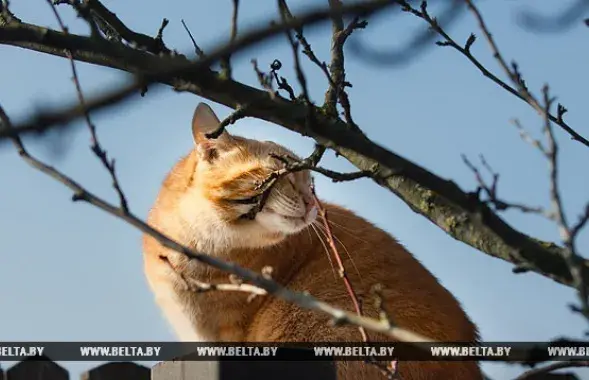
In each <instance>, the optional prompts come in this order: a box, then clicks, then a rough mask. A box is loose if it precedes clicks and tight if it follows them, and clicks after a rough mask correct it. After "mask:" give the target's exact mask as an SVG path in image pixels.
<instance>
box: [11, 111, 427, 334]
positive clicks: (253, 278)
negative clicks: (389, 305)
mask: <svg viewBox="0 0 589 380" xmlns="http://www.w3.org/2000/svg"><path fill="white" fill-rule="evenodd" d="M0 122H1V124H0V130H4V129H10V128H13V127H12V124H11V122H10V119H9V118H8V116H7V115H6V113H5V111H4V109H3V108H2V107H1V106H0ZM11 140H12V141H13V143H14V145H15V147H16V148H17V151H18V153H19V155H20V156H21V157H22V158H23V159H24V160H25V161H26V162H27V163H28V164H29V165H31V166H32V167H33V168H35V169H37V170H39V171H40V172H42V173H44V174H46V175H48V176H50V177H51V178H53V179H54V180H56V181H58V182H60V183H62V184H63V185H65V186H66V187H68V188H69V189H70V190H72V191H73V192H74V195H73V196H72V200H73V201H75V202H80V201H81V202H86V203H88V204H91V205H93V206H95V207H97V208H99V209H101V210H103V211H105V212H107V213H108V214H110V215H112V216H114V217H117V218H119V219H122V220H124V221H125V222H127V223H128V224H130V225H131V226H133V227H135V228H137V229H138V230H139V231H141V232H143V233H145V234H148V235H149V236H151V237H153V238H154V239H155V240H157V241H158V242H159V243H160V244H161V245H162V246H164V247H166V248H169V249H172V250H174V251H176V252H179V253H181V254H184V255H186V256H187V257H189V258H190V259H191V260H196V261H198V262H201V263H203V264H206V265H209V266H211V267H213V268H216V269H219V270H221V271H224V272H227V273H231V274H234V275H235V276H237V277H238V278H242V279H243V280H245V281H248V282H251V284H252V285H254V286H256V287H259V288H262V289H264V290H265V291H266V292H268V294H271V295H274V296H276V297H278V298H281V299H283V300H285V301H288V302H292V303H294V304H296V305H298V306H300V307H302V308H304V309H309V310H314V311H316V312H319V313H323V314H326V315H328V316H329V317H331V318H332V319H333V320H334V323H336V324H337V325H345V324H351V325H355V326H360V327H363V328H366V329H368V330H371V331H374V332H378V333H382V334H386V335H388V336H391V337H393V338H394V339H397V340H399V341H402V342H409V343H416V342H424V343H426V342H434V340H432V339H430V338H427V337H424V336H422V335H419V334H417V333H414V332H412V331H409V330H406V329H403V328H400V327H396V326H387V325H386V324H384V323H382V322H381V321H379V320H376V319H372V318H367V317H362V316H358V315H356V314H355V313H351V312H347V311H344V310H341V309H337V308H334V307H333V306H331V305H329V304H327V303H325V302H323V301H320V300H318V299H316V298H315V297H313V296H311V295H309V294H306V293H301V292H293V291H291V290H288V289H287V288H284V287H283V286H281V285H280V284H278V283H276V282H275V281H272V280H270V279H268V278H267V276H264V275H263V274H258V273H256V272H253V271H251V270H249V269H246V268H242V267H240V266H238V265H235V264H232V263H228V262H225V261H223V260H220V259H217V258H216V257H213V256H210V255H207V254H203V253H199V252H195V251H194V250H192V249H190V248H188V247H185V246H183V245H181V244H179V243H177V242H176V241H174V240H172V239H170V238H168V237H167V236H165V235H164V234H162V233H161V232H159V231H157V230H155V229H153V228H152V227H150V226H149V225H148V224H146V223H145V222H143V221H142V220H140V219H139V218H137V217H136V216H135V215H133V214H132V213H131V212H126V211H125V210H123V209H122V208H119V207H116V206H114V205H112V204H110V203H108V202H106V201H105V200H103V199H102V198H100V197H98V196H96V195H95V194H93V193H91V192H89V191H88V190H86V189H85V188H84V187H82V186H81V185H80V184H78V183H77V182H75V181H74V180H73V179H71V178H70V177H68V176H66V175H65V174H63V173H61V172H60V171H58V170H57V169H55V168H53V167H51V166H49V165H47V164H45V163H43V162H42V161H40V160H38V159H36V158H35V157H33V156H31V155H30V154H29V153H28V151H27V150H26V149H25V147H24V145H23V143H22V141H21V139H20V138H19V137H18V136H16V137H11Z"/></svg>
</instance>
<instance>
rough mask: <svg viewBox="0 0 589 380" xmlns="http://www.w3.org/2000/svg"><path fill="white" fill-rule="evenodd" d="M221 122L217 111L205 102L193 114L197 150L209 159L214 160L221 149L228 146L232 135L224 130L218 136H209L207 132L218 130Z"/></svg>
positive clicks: (193, 133)
mask: <svg viewBox="0 0 589 380" xmlns="http://www.w3.org/2000/svg"><path fill="white" fill-rule="evenodd" d="M220 124H221V122H220V121H219V118H218V117H217V115H215V111H213V109H212V108H211V107H209V106H208V105H207V104H205V103H199V104H198V106H196V109H195V110H194V116H192V137H193V138H194V144H195V145H196V148H197V150H198V151H199V152H200V153H201V154H202V155H203V157H204V158H205V159H206V160H207V161H212V160H214V159H215V158H216V157H217V156H218V153H219V150H221V149H223V148H224V147H226V145H227V143H228V141H229V140H230V136H229V134H228V133H227V132H226V131H223V132H222V133H221V134H220V135H219V136H218V137H217V138H208V137H207V134H210V133H213V132H215V131H217V129H218V128H219V125H220Z"/></svg>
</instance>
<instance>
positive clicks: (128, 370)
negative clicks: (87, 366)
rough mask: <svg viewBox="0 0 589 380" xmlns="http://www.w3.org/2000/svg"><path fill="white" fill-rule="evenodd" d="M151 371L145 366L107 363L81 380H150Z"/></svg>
mask: <svg viewBox="0 0 589 380" xmlns="http://www.w3.org/2000/svg"><path fill="white" fill-rule="evenodd" d="M150 375H151V370H150V369H149V368H147V367H145V366H142V365H139V364H135V363H131V362H121V363H107V364H103V365H101V366H98V367H96V368H93V369H91V370H89V371H87V372H84V373H83V374H82V376H81V380H149V379H150V377H151V376H150Z"/></svg>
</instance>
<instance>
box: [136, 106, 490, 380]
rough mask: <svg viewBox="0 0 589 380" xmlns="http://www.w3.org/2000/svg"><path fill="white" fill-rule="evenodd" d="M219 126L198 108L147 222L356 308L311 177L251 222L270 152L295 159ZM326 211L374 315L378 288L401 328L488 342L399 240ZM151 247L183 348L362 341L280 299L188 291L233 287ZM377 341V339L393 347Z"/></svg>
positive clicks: (414, 372) (146, 245) (408, 371)
mask: <svg viewBox="0 0 589 380" xmlns="http://www.w3.org/2000/svg"><path fill="white" fill-rule="evenodd" d="M218 125H219V119H218V118H217V116H216V115H215V114H214V112H213V110H212V109H211V108H210V107H209V106H207V105H206V104H203V103H201V104H199V105H198V107H197V108H196V110H195V113H194V117H193V120H192V134H193V137H194V143H195V147H194V149H193V150H192V151H191V152H190V153H189V154H188V155H186V156H185V157H184V158H183V159H182V160H180V162H178V163H177V164H176V165H175V166H174V168H173V169H172V170H171V172H170V173H169V174H168V176H167V178H166V180H165V181H164V183H163V186H162V189H161V191H160V193H159V196H158V198H157V201H156V203H155V205H154V206H153V209H152V210H151V212H150V214H149V218H148V222H149V224H150V225H151V226H152V227H154V228H156V229H158V230H160V231H161V232H163V233H164V234H166V235H168V236H169V237H171V238H172V239H175V240H176V241H178V242H180V243H182V244H184V245H186V246H189V247H192V248H193V249H195V250H197V251H200V252H205V253H208V254H210V255H215V256H217V257H219V258H222V259H223V260H226V261H231V262H234V263H236V264H238V265H241V266H243V267H246V268H249V269H252V270H254V271H257V272H260V271H261V270H262V268H263V267H265V266H271V267H272V269H273V271H272V277H273V279H275V280H276V281H278V282H279V283H281V284H283V285H285V286H287V287H288V288H290V289H293V290H298V291H308V292H310V293H311V294H312V295H313V296H315V297H317V298H319V299H321V300H324V301H326V302H328V303H330V304H332V305H334V306H337V307H340V308H343V309H347V310H349V311H353V307H352V301H351V299H350V296H349V294H348V293H347V291H346V289H345V287H344V284H343V282H342V280H341V279H340V278H339V277H337V276H336V275H335V272H334V269H333V266H332V264H331V260H330V258H329V256H328V251H327V248H326V246H325V244H324V241H325V238H324V236H323V235H322V234H323V232H324V231H322V226H321V224H320V223H319V221H315V220H316V218H317V209H316V207H315V205H314V202H313V201H312V199H313V198H312V193H311V184H312V183H311V175H310V173H309V172H306V171H303V172H297V173H291V174H289V175H288V176H286V177H283V178H282V179H281V180H279V181H278V182H277V184H276V185H275V186H274V188H273V190H272V192H271V194H270V195H269V197H268V200H267V202H266V204H265V206H264V208H263V209H262V210H261V211H260V212H259V213H257V214H256V216H255V218H254V219H253V220H250V219H248V218H244V217H243V216H244V215H246V214H247V213H248V211H249V210H250V209H251V208H252V207H253V206H254V204H247V203H244V202H240V201H241V200H244V199H247V198H249V197H252V196H253V195H255V194H256V189H255V187H256V184H257V183H259V181H262V180H264V179H265V178H266V177H267V176H268V175H269V174H270V173H271V172H272V171H275V170H277V169H280V168H281V167H282V164H281V163H280V162H279V160H276V159H275V158H272V157H270V155H269V153H275V154H289V155H291V156H295V155H294V154H293V153H292V152H290V151H288V150H287V149H285V148H284V147H282V146H279V145H277V144H275V143H272V142H261V141H256V140H249V139H246V138H243V137H237V136H233V135H230V134H229V133H228V132H226V131H225V132H223V133H222V134H221V136H219V137H218V138H217V139H207V138H206V136H205V134H206V133H210V132H212V131H214V130H216V128H217V126H218ZM295 157H296V156H295ZM324 207H326V209H327V210H328V212H329V216H330V221H331V223H332V230H333V233H334V235H335V237H336V240H337V244H338V249H339V250H340V253H341V255H342V259H343V260H344V265H345V267H346V269H347V272H348V274H349V277H350V280H351V282H352V284H353V286H354V288H355V290H356V292H357V293H358V297H359V298H360V299H362V300H364V302H363V311H364V315H366V316H371V317H377V316H378V311H377V310H376V307H375V306H374V302H373V298H372V296H371V293H370V289H371V287H372V286H373V285H374V284H377V283H379V284H382V286H383V292H382V296H383V301H384V305H385V307H386V308H387V311H388V313H389V315H390V316H391V319H392V320H393V321H394V323H396V324H397V325H399V326H401V327H404V328H407V329H410V330H413V331H415V332H417V333H420V334H423V335H425V336H428V337H430V338H432V339H435V340H440V341H460V342H471V341H477V340H478V332H477V329H476V327H475V325H474V324H473V323H472V322H471V321H470V320H469V318H468V316H467V315H466V314H465V312H464V311H463V310H462V308H461V306H460V304H459V303H458V302H457V301H456V299H455V298H454V297H453V296H452V294H450V293H449V292H448V291H447V290H446V289H445V288H444V287H443V286H442V285H440V283H439V282H438V281H437V280H436V278H435V277H434V276H433V275H432V274H431V273H430V272H429V271H428V270H427V269H425V268H424V267H423V266H422V265H421V264H420V262H419V261H417V259H415V258H414V257H413V256H412V255H411V254H410V253H409V252H408V251H407V250H406V249H405V248H404V247H403V246H402V245H401V244H399V243H398V242H397V241H396V240H395V239H394V238H393V237H391V236H390V235H389V234H387V233H386V232H384V231H383V230H381V229H379V228H377V227H375V226H373V225H372V224H370V223H369V222H367V221H366V220H364V219H362V218H360V217H359V216H356V215H355V214H354V213H352V212H351V211H348V210H346V209H344V208H342V207H339V206H336V205H331V204H325V205H324ZM314 222H315V225H313V223H314ZM312 228H314V229H316V230H315V231H311V229H312ZM305 230H306V231H305ZM320 235H322V236H321V237H320ZM143 250H144V258H145V272H146V275H147V279H148V282H149V285H150V287H151V289H152V290H153V292H154V293H155V298H156V301H157V303H158V305H159V306H160V307H161V309H162V310H163V312H164V314H165V316H166V317H167V319H168V320H169V322H170V323H171V325H172V326H173V328H174V330H175V331H176V334H177V335H178V337H179V339H180V340H183V341H201V342H202V341H217V342H219V341H229V342H245V341H264V342H295V341H299V342H336V341H340V342H362V339H361V336H360V334H359V332H358V330H357V328H355V327H352V326H343V327H333V326H330V324H329V319H328V318H327V317H326V316H324V315H322V314H318V313H314V312H311V311H308V310H303V309H300V308H299V307H297V306H295V305H291V304H288V303H286V302H283V301H281V300H280V299H278V298H274V297H272V296H257V297H255V298H254V299H253V300H251V301H250V302H248V296H249V294H248V293H244V292H226V291H209V292H205V293H197V292H195V291H193V290H189V289H188V288H187V286H186V279H194V280H198V281H202V282H206V283H228V282H229V276H228V274H226V273H222V272H220V271H218V270H215V269H212V268H210V267H208V266H205V265H203V264H199V263H197V262H196V261H189V260H187V259H186V258H185V256H183V255H182V254H179V253H176V252H174V251H171V250H169V249H166V248H164V247H162V246H161V245H160V244H159V243H158V242H157V241H156V240H154V239H153V238H151V237H149V236H144V240H143ZM172 266H173V267H174V268H175V269H176V271H178V272H181V273H182V277H180V276H179V275H178V272H176V271H174V270H173V269H172ZM368 335H369V337H370V339H371V341H379V342H385V341H391V338H390V337H387V336H383V335H378V334H375V333H371V332H370V331H369V332H368ZM337 372H338V379H342V380H368V379H383V378H384V376H383V375H382V373H381V372H380V371H379V370H378V369H377V368H376V367H374V366H371V365H368V364H365V363H363V362H361V361H355V362H352V361H350V362H338V364H337ZM399 373H400V376H401V378H402V379H404V380H426V379H444V380H452V379H456V380H479V379H482V374H481V372H480V369H479V367H478V364H477V363H476V362H400V363H399Z"/></svg>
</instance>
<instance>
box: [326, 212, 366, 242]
mask: <svg viewBox="0 0 589 380" xmlns="http://www.w3.org/2000/svg"><path fill="white" fill-rule="evenodd" d="M329 213H330V214H331V211H330V212H329ZM328 222H329V224H330V225H331V226H332V227H337V228H339V229H341V230H342V231H343V232H345V233H346V234H348V235H349V236H351V237H353V238H354V239H358V240H360V241H361V242H363V243H367V244H368V242H367V241H366V240H364V239H362V238H359V237H358V235H357V234H356V233H355V232H356V231H352V230H351V229H349V228H347V227H344V226H342V225H341V224H339V223H336V222H334V221H332V220H328Z"/></svg>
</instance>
